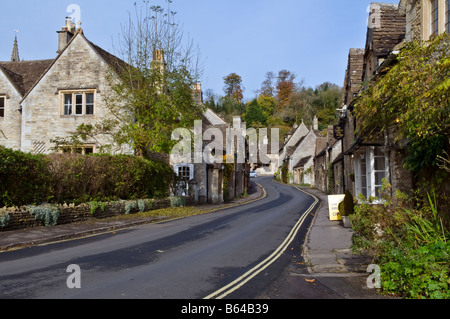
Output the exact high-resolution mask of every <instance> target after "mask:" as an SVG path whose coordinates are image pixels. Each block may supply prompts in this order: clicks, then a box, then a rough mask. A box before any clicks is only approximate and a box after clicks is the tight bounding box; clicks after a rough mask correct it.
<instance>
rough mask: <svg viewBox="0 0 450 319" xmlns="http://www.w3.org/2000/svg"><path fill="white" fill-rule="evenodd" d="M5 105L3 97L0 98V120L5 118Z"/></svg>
mask: <svg viewBox="0 0 450 319" xmlns="http://www.w3.org/2000/svg"><path fill="white" fill-rule="evenodd" d="M5 105H6V99H5V97H4V96H0V118H3V117H5Z"/></svg>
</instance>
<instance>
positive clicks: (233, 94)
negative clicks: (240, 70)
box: [223, 73, 244, 103]
mask: <svg viewBox="0 0 450 319" xmlns="http://www.w3.org/2000/svg"><path fill="white" fill-rule="evenodd" d="M223 80H224V82H225V86H224V89H223V90H224V92H225V95H226V96H227V97H228V98H229V99H231V100H233V101H234V102H236V103H242V100H243V99H244V87H243V85H242V78H241V76H240V75H238V74H236V73H231V74H229V75H227V76H225V77H224V78H223Z"/></svg>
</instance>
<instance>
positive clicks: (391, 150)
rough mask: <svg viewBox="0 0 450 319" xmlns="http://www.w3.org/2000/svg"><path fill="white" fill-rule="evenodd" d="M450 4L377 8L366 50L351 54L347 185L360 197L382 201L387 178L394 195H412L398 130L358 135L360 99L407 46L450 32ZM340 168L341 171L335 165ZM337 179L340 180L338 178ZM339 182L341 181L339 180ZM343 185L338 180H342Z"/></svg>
mask: <svg viewBox="0 0 450 319" xmlns="http://www.w3.org/2000/svg"><path fill="white" fill-rule="evenodd" d="M448 15H449V9H448V1H446V0H417V1H415V0H401V1H400V3H399V4H398V5H396V4H383V3H373V4H372V5H371V6H370V14H369V27H368V29H367V40H366V46H365V48H364V49H351V50H350V53H349V62H348V68H347V71H346V77H345V93H344V101H343V102H344V107H343V112H342V114H341V115H342V116H341V120H340V123H339V126H340V127H342V128H343V137H342V141H343V154H342V158H340V159H338V160H339V161H341V163H342V166H343V171H344V172H343V175H342V177H339V178H340V181H339V182H342V183H343V185H344V188H343V189H342V190H344V191H345V189H349V190H350V191H351V192H352V193H353V194H354V195H356V196H359V195H360V194H362V195H364V196H365V197H369V196H373V197H379V196H380V193H379V191H380V189H381V187H382V180H383V179H384V178H386V179H387V181H388V182H389V183H390V184H391V185H392V188H393V191H396V190H401V191H404V192H408V191H410V190H411V189H412V188H413V176H412V173H411V172H410V171H408V170H407V169H405V168H404V166H403V160H404V158H405V156H406V153H405V150H404V148H403V147H402V145H401V142H394V139H393V136H392V131H383V132H380V135H379V138H378V139H371V140H368V139H367V138H365V137H364V136H357V135H356V134H355V127H356V120H364V119H355V118H354V116H353V113H352V111H353V108H354V101H355V99H354V98H355V97H356V96H357V94H358V92H359V90H361V89H364V83H368V82H370V81H376V80H377V79H378V77H379V76H381V75H382V74H383V73H384V72H386V70H387V69H388V67H389V66H391V65H392V64H393V63H395V61H396V56H397V54H398V52H399V51H400V50H401V48H402V46H403V43H404V42H405V41H412V40H428V39H429V38H430V37H431V36H433V35H437V34H440V33H443V32H445V31H448ZM333 164H334V167H335V171H336V164H338V162H337V161H335V163H333ZM335 178H336V176H335ZM335 180H336V179H335ZM336 181H337V180H336Z"/></svg>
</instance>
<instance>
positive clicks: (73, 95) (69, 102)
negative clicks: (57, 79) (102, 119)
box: [62, 92, 95, 115]
mask: <svg viewBox="0 0 450 319" xmlns="http://www.w3.org/2000/svg"><path fill="white" fill-rule="evenodd" d="M94 97H95V93H94V92H64V93H63V104H64V105H63V111H62V112H63V115H94V105H95V100H94V99H95V98H94Z"/></svg>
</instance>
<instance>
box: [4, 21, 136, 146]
mask: <svg viewBox="0 0 450 319" xmlns="http://www.w3.org/2000/svg"><path fill="white" fill-rule="evenodd" d="M58 33H59V39H58V40H59V41H58V55H57V57H56V58H55V59H49V60H40V61H19V59H18V57H17V56H16V54H15V52H17V49H16V45H17V44H16V43H15V46H14V50H13V57H12V59H11V61H10V62H0V98H3V99H4V100H5V104H4V106H5V108H4V114H3V115H4V116H3V117H0V130H1V134H0V145H3V146H6V147H9V148H13V149H17V150H21V151H23V152H30V153H33V154H48V153H51V152H52V151H53V150H54V148H55V147H56V146H57V145H56V144H55V143H54V142H53V141H54V140H57V139H61V138H64V137H67V136H70V135H71V134H72V133H73V132H74V131H75V130H76V128H77V127H78V126H79V125H81V124H92V125H95V124H96V123H98V122H100V121H103V120H104V119H105V118H108V117H109V116H111V115H110V113H109V111H108V107H107V105H106V99H107V98H108V96H110V95H111V93H112V91H111V86H110V84H109V80H108V74H111V70H114V69H115V68H116V67H117V66H118V65H119V64H122V63H124V62H123V61H121V60H120V59H118V58H116V57H115V56H113V55H111V54H109V53H108V52H106V51H105V50H103V49H101V48H100V47H98V46H96V45H95V44H93V43H92V42H90V41H89V40H88V39H87V38H86V37H85V35H84V33H83V30H82V29H81V28H79V29H76V27H75V25H74V24H73V23H72V21H71V20H69V19H67V20H66V25H65V26H64V27H63V28H62V30H61V31H59V32H58ZM109 143H111V141H110V140H108V138H107V137H99V138H97V139H96V140H92V141H87V142H86V143H85V144H84V145H81V146H77V150H76V151H79V152H81V153H83V154H88V153H94V152H97V151H98V149H99V148H100V147H101V146H102V145H105V144H109ZM115 152H117V153H121V154H133V153H134V152H133V150H132V149H131V148H129V147H123V148H121V149H116V150H115Z"/></svg>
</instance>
